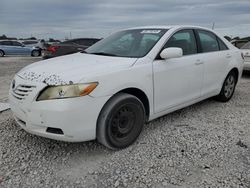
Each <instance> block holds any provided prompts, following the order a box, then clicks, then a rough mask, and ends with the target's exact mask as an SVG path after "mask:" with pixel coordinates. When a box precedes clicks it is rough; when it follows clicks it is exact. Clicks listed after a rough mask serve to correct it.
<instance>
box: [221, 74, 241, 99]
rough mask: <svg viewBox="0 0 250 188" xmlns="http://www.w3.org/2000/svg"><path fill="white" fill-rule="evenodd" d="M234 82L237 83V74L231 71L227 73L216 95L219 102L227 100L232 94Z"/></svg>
mask: <svg viewBox="0 0 250 188" xmlns="http://www.w3.org/2000/svg"><path fill="white" fill-rule="evenodd" d="M236 84H237V76H236V74H235V72H233V71H231V72H230V73H229V74H228V75H227V77H226V79H225V81H224V83H223V86H222V88H221V91H220V94H219V95H217V96H216V100H218V101H220V102H227V101H229V100H230V99H231V98H232V96H233V94H234V90H235V86H236Z"/></svg>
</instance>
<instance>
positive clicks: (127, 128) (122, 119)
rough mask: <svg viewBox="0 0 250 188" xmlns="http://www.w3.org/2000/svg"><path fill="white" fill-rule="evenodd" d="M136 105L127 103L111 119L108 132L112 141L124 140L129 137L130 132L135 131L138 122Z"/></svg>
mask: <svg viewBox="0 0 250 188" xmlns="http://www.w3.org/2000/svg"><path fill="white" fill-rule="evenodd" d="M136 109H137V108H136V106H135V105H133V104H126V105H124V106H122V107H120V108H119V109H117V111H116V112H114V114H113V116H112V117H111V119H110V123H111V125H112V126H110V129H109V131H108V134H109V136H110V139H112V142H122V141H126V139H128V137H129V134H130V133H131V131H133V128H134V127H135V123H136Z"/></svg>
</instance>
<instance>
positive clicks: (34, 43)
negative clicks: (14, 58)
mask: <svg viewBox="0 0 250 188" xmlns="http://www.w3.org/2000/svg"><path fill="white" fill-rule="evenodd" d="M20 42H21V43H22V44H24V45H25V46H29V47H39V41H37V40H24V41H20Z"/></svg>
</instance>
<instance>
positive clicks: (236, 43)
mask: <svg viewBox="0 0 250 188" xmlns="http://www.w3.org/2000/svg"><path fill="white" fill-rule="evenodd" d="M247 42H248V40H232V41H231V43H232V44H233V45H234V46H235V47H237V48H239V49H240V48H241V47H242V46H244V45H245V44H246V43H247Z"/></svg>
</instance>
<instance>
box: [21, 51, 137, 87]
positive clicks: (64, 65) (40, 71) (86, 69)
mask: <svg viewBox="0 0 250 188" xmlns="http://www.w3.org/2000/svg"><path fill="white" fill-rule="evenodd" d="M136 60H137V59H136V58H121V57H109V56H101V55H91V54H83V53H76V54H72V55H66V56H61V57H57V58H52V59H48V60H43V61H40V62H36V63H33V64H31V65H28V66H27V67H25V68H23V69H22V70H21V71H19V72H18V73H17V75H18V76H20V77H21V78H23V79H25V80H29V81H33V82H40V83H45V84H47V85H66V84H73V83H79V81H82V80H85V79H89V78H90V79H91V78H92V77H94V76H95V75H101V74H103V73H105V74H108V73H109V72H112V71H117V70H121V69H124V68H128V67H130V66H132V65H133V64H134V63H135V62H136ZM91 81H98V80H91Z"/></svg>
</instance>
